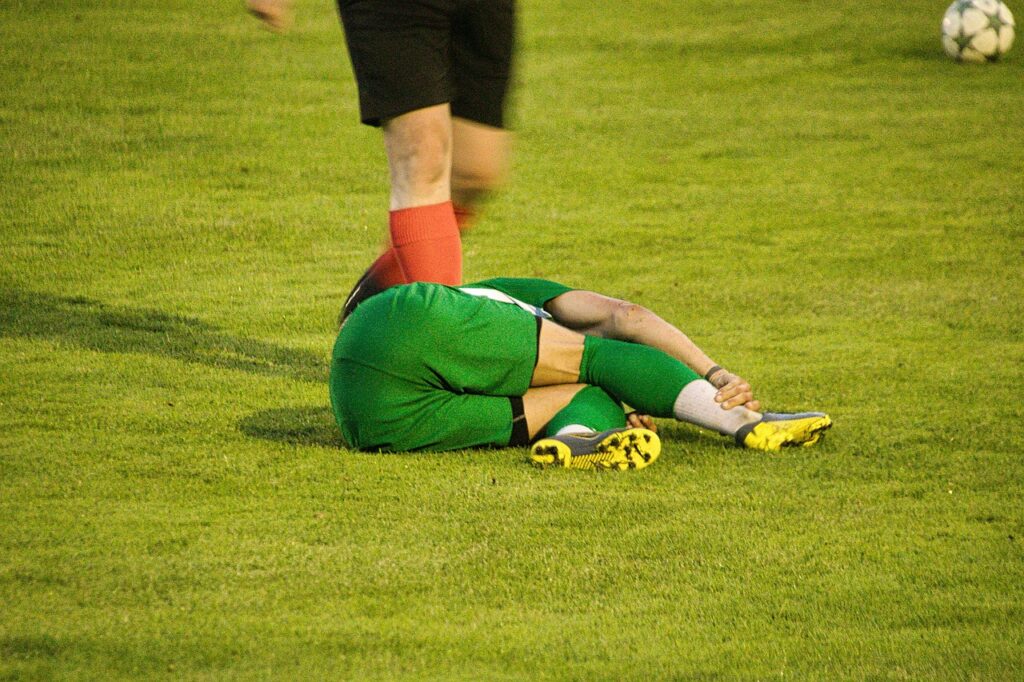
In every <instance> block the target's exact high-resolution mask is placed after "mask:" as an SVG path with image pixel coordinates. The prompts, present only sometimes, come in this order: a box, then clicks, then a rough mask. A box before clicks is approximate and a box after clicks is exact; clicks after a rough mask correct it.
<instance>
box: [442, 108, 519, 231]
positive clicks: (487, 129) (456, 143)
mask: <svg viewBox="0 0 1024 682" xmlns="http://www.w3.org/2000/svg"><path fill="white" fill-rule="evenodd" d="M511 137H512V136H511V134H510V133H509V132H508V131H507V130H504V129H502V128H498V127H494V126H489V125H485V124H483V123H476V122H475V121H470V120H468V119H464V118H459V117H454V118H453V119H452V172H451V188H452V206H453V207H454V209H455V220H456V222H457V223H458V225H459V230H460V231H461V232H465V231H466V230H467V229H469V228H470V227H471V226H472V223H473V219H474V218H475V217H476V215H477V214H478V213H479V210H480V205H481V203H482V202H483V201H484V200H485V199H486V198H487V196H488V195H489V194H491V193H492V192H494V191H495V190H496V189H498V187H500V186H501V185H502V184H503V183H504V181H505V178H506V176H507V174H508V163H509V149H510V147H511Z"/></svg>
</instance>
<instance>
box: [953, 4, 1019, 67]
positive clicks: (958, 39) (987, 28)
mask: <svg viewBox="0 0 1024 682" xmlns="http://www.w3.org/2000/svg"><path fill="white" fill-rule="evenodd" d="M1013 27H1014V23H1013V14H1011V13H1010V9H1009V8H1008V7H1007V6H1006V5H1004V4H1003V3H1002V2H1000V0H956V2H954V3H953V4H952V5H950V6H949V9H947V10H946V16H944V17H942V47H944V48H945V49H946V54H948V55H949V56H950V57H952V58H953V59H956V60H957V61H962V62H985V61H989V62H994V61H995V60H997V59H999V57H1000V55H1004V54H1006V53H1007V52H1008V51H1009V49H1010V46H1011V45H1013Z"/></svg>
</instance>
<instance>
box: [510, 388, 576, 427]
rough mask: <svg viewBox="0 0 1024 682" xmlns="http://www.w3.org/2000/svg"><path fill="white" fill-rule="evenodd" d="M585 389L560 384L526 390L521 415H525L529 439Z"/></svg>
mask: <svg viewBox="0 0 1024 682" xmlns="http://www.w3.org/2000/svg"><path fill="white" fill-rule="evenodd" d="M585 387H586V386H585V385H584V384H561V385H559V386H542V387H540V388H531V389H530V390H528V391H527V392H526V395H524V396H523V414H524V415H526V428H527V430H528V431H529V433H530V438H531V439H533V438H534V437H535V436H536V435H537V434H538V433H540V430H541V429H543V428H544V427H545V426H547V424H548V422H550V421H551V420H552V419H554V417H555V415H556V414H558V413H559V412H561V411H562V409H563V408H564V407H565V406H566V405H568V404H569V403H570V402H572V399H573V398H574V397H575V396H576V394H577V393H579V392H580V391H581V390H583V389H584V388H585Z"/></svg>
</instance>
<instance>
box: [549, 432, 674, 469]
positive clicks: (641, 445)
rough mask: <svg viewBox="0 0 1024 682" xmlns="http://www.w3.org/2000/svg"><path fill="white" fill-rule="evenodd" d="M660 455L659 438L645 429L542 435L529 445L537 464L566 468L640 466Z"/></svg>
mask: <svg viewBox="0 0 1024 682" xmlns="http://www.w3.org/2000/svg"><path fill="white" fill-rule="evenodd" d="M660 454H661V439H659V438H658V434H656V433H654V432H653V431H649V430H648V429H638V428H629V427H625V428H621V429H611V430H609V431H602V432H600V433H589V434H565V435H562V436H551V437H549V438H542V439H541V440H539V441H537V442H536V443H534V444H533V447H532V448H530V461H531V462H533V463H534V464H536V465H537V466H541V467H544V466H559V467H565V468H567V469H598V470H605V469H610V470H613V471H625V470H626V469H643V468H644V467H645V466H647V465H648V464H650V463H651V462H653V461H654V460H656V459H657V458H658V455H660Z"/></svg>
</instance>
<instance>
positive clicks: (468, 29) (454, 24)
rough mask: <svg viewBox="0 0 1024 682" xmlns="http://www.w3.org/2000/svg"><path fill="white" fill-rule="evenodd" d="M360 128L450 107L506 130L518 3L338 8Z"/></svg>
mask: <svg viewBox="0 0 1024 682" xmlns="http://www.w3.org/2000/svg"><path fill="white" fill-rule="evenodd" d="M338 9H339V11H340V13H341V21H342V24H343V25H344V27H345V39H346V41H347V42H348V51H349V55H350V56H351V58H352V68H353V70H354V71H355V75H356V82H357V84H358V86H359V113H360V117H361V119H362V121H363V123H366V124H367V125H373V126H379V125H380V124H381V122H382V121H384V120H387V119H389V118H393V117H395V116H398V115H400V114H405V113H408V112H410V111H415V110H416V109H422V108H424V107H429V106H433V105H436V104H443V103H445V102H449V103H450V104H451V111H452V115H453V116H458V117H461V118H465V119H469V120H470V121H476V122H477V123H483V124H485V125H489V126H494V127H496V128H503V127H505V116H504V114H505V98H506V94H507V92H508V86H509V80H510V78H511V73H512V52H513V43H514V42H515V41H514V38H515V0H338Z"/></svg>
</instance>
